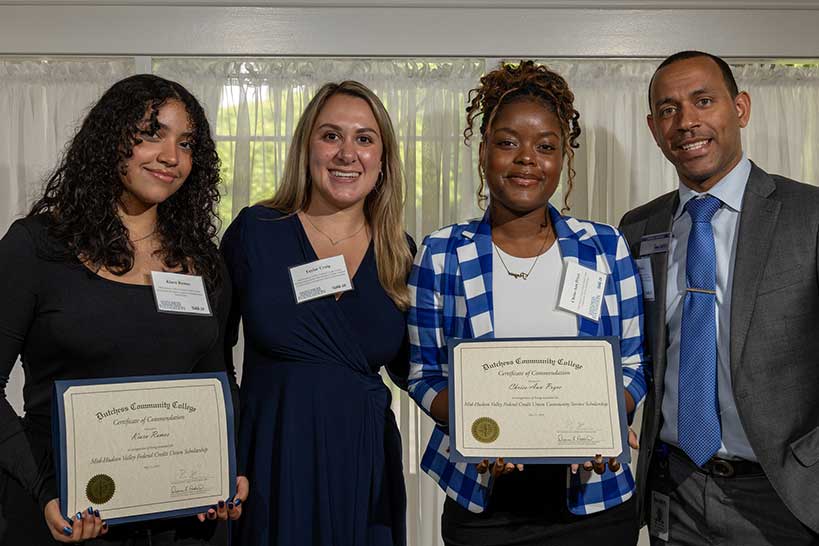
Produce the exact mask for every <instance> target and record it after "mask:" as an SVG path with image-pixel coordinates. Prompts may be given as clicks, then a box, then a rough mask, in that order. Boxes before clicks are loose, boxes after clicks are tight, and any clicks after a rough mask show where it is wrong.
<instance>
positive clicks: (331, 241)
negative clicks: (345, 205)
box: [304, 213, 367, 246]
mask: <svg viewBox="0 0 819 546" xmlns="http://www.w3.org/2000/svg"><path fill="white" fill-rule="evenodd" d="M304 217H305V218H307V221H308V222H309V223H310V225H311V226H313V229H315V230H316V231H318V232H319V233H321V234H322V235H324V236H325V237H326V238H327V240H328V241H330V244H331V245H333V246H336V245H337V244H339V243H342V242H344V241H346V240H347V239H352V238H353V237H355V236H356V235H358V234H359V233H361V230H363V229H364V228H365V227H367V221H366V220H364V223H362V224H361V227H360V228H358V229H357V230H355V232H354V233H352V234H350V235H347V236H346V237H342V238H341V239H333V238H332V237H330V236H329V235H327V234H326V233H324V232H323V231H322V230H320V229H319V227H318V226H317V225H316V224H314V223H313V221H312V220H311V219H310V216H308V215H307V213H304Z"/></svg>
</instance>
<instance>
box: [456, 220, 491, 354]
mask: <svg viewBox="0 0 819 546" xmlns="http://www.w3.org/2000/svg"><path fill="white" fill-rule="evenodd" d="M463 237H464V239H463V241H462V244H461V245H460V246H458V248H457V249H456V253H457V255H458V266H459V269H460V272H461V281H462V282H463V287H464V296H465V297H466V311H467V313H466V316H467V317H468V320H469V325H470V328H471V329H472V336H473V337H476V338H478V337H494V335H495V329H494V316H493V315H494V314H493V312H492V232H491V229H490V225H489V212H488V211H487V213H486V214H485V215H484V217H483V219H482V220H481V221H480V222H473V223H472V225H470V226H469V227H468V228H467V229H465V230H464V231H463Z"/></svg>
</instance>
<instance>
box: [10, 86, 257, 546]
mask: <svg viewBox="0 0 819 546" xmlns="http://www.w3.org/2000/svg"><path fill="white" fill-rule="evenodd" d="M218 185H219V159H218V157H217V155H216V150H215V146H214V143H213V140H212V139H211V137H210V128H209V125H208V121H207V119H206V118H205V114H204V111H203V109H202V107H201V106H200V105H199V103H198V102H197V100H196V99H195V98H194V97H193V95H191V94H190V93H189V92H188V91H187V90H185V88H184V87H182V86H181V85H179V84H178V83H175V82H172V81H168V80H165V79H163V78H159V77H156V76H151V75H138V76H132V77H130V78H126V79H124V80H122V81H120V82H118V83H116V84H114V85H113V86H112V87H111V88H110V89H109V90H108V91H106V92H105V94H103V96H102V97H101V98H100V100H99V102H97V104H96V105H94V106H93V107H92V108H91V110H90V111H89V113H88V115H87V116H86V118H85V120H84V121H83V123H82V125H81V127H80V129H79V131H78V132H77V134H76V135H75V136H74V138H73V139H72V141H71V142H70V143H69V145H68V147H67V148H66V151H65V154H64V157H63V159H62V161H61V163H60V165H59V166H58V167H57V169H56V170H55V171H54V173H53V174H52V175H51V177H50V178H49V179H48V181H47V183H46V186H45V190H44V194H43V195H42V197H41V198H40V199H39V200H38V201H37V202H36V203H35V204H34V205H33V207H32V209H31V212H30V213H29V214H28V216H27V217H26V218H24V219H21V220H18V221H16V222H15V223H14V224H13V225H12V226H11V228H10V229H9V231H8V233H7V234H6V236H5V237H4V238H3V239H2V241H0V285H2V286H4V287H5V289H6V294H5V296H4V304H3V306H2V308H0V383H2V384H5V381H6V380H7V378H8V375H9V373H10V371H11V369H12V367H13V366H14V363H15V360H16V359H17V357H18V356H19V357H21V359H22V362H23V367H24V370H25V375H26V382H25V388H24V398H25V410H26V413H25V417H24V418H22V419H20V418H18V417H17V415H16V414H15V412H14V410H13V409H12V407H11V406H10V404H9V403H8V401H7V400H6V398H5V396H2V397H0V430H2V434H0V507H1V508H2V511H3V518H4V519H5V520H6V522H7V523H8V529H7V532H6V536H5V537H0V538H2V544H15V545H17V544H28V545H32V546H34V545H40V544H43V545H44V544H54V541H55V540H57V541H59V542H79V541H83V540H87V539H93V538H95V537H97V536H102V535H104V536H103V537H102V538H101V539H100V540H101V541H103V543H105V544H111V543H117V542H120V543H127V544H134V543H139V544H141V543H142V542H139V541H142V540H147V541H148V543H150V544H152V545H159V544H171V543H173V544H176V545H181V544H185V545H188V544H190V545H193V544H197V545H198V544H207V543H209V540H210V537H211V536H212V535H213V532H214V525H213V523H212V522H207V523H202V521H204V520H205V519H211V520H214V519H217V518H220V517H221V518H222V519H225V518H227V517H231V518H233V519H235V518H236V517H238V516H239V514H240V513H241V507H240V506H238V505H239V504H241V502H236V500H237V499H241V500H244V499H245V498H246V496H247V481H246V480H245V479H244V478H243V477H240V478H239V479H238V480H237V481H238V484H237V499H229V500H226V501H225V503H222V502H220V503H218V504H217V506H215V507H214V508H212V509H211V510H210V511H209V512H208V513H207V514H202V515H200V517H199V520H200V521H196V519H197V518H188V519H185V518H182V519H176V520H166V521H154V522H150V523H144V524H141V525H136V524H133V525H122V526H116V527H115V528H112V529H110V530H109V529H108V528H107V524H106V523H105V522H104V520H103V518H104V513H103V514H102V518H101V517H100V513H99V511H95V510H94V508H96V507H89V509H88V511H87V512H84V513H78V514H77V515H76V516H75V517H73V518H71V520H70V521H68V520H65V519H64V518H63V516H62V515H61V511H60V506H59V499H58V498H57V488H56V483H55V473H54V468H53V454H52V450H51V389H52V385H53V382H54V381H55V380H59V379H84V378H95V377H125V376H139V375H154V374H169V373H189V372H205V371H221V370H225V366H226V365H225V358H224V352H223V339H224V324H225V322H226V319H227V314H228V312H229V307H230V283H229V282H228V281H227V279H226V273H225V268H224V265H223V263H222V260H221V258H220V255H219V253H218V251H217V248H216V245H215V242H214V239H215V236H216V233H217V230H218V228H217V223H218V219H217V216H216V204H217V202H218V199H219V192H218ZM156 271H166V272H174V273H181V274H186V275H196V276H201V277H202V279H203V281H204V285H205V287H206V290H207V292H208V297H209V300H210V302H211V304H212V306H213V315H212V316H205V315H185V314H169V313H160V312H158V311H157V307H156V304H155V302H154V297H153V293H152V288H151V272H156ZM228 376H229V377H230V378H231V380H232V378H233V370H232V369H230V370H228ZM233 390H235V383H234V385H233ZM43 515H45V519H44V518H43ZM133 541H136V542H133Z"/></svg>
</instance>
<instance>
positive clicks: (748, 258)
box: [731, 164, 781, 377]
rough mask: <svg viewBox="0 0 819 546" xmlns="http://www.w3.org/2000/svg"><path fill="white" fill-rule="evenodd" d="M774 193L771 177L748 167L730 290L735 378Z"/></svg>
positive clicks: (772, 218) (773, 214) (769, 232)
mask: <svg viewBox="0 0 819 546" xmlns="http://www.w3.org/2000/svg"><path fill="white" fill-rule="evenodd" d="M775 189H776V185H775V184H774V182H773V180H771V177H769V176H768V175H767V173H765V171H763V170H762V169H760V168H759V167H757V166H756V165H753V164H752V167H751V174H750V176H749V177H748V186H747V187H746V188H745V195H744V196H743V199H742V213H741V216H740V219H739V236H738V238H737V253H736V260H735V263H734V284H733V287H732V289H731V375H732V376H733V377H736V376H737V374H738V371H739V365H740V362H741V359H742V351H743V349H744V348H745V340H746V337H747V335H748V327H749V325H750V322H751V315H752V314H753V311H754V304H755V303H756V290H757V285H758V284H759V280H760V278H761V277H762V271H763V270H764V269H765V263H766V261H767V259H768V251H769V249H770V246H771V239H772V238H773V233H774V228H775V227H776V221H777V218H778V217H779V209H780V206H781V204H780V202H779V201H777V200H775V199H772V198H770V195H771V194H772V193H773V192H774V190H775Z"/></svg>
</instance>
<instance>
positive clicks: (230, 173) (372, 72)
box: [154, 59, 484, 546]
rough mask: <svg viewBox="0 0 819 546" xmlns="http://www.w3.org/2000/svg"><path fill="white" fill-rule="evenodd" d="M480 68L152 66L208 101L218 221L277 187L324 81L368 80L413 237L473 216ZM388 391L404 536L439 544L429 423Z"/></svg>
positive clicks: (477, 63) (375, 63) (439, 498)
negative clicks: (392, 144) (386, 126)
mask: <svg viewBox="0 0 819 546" xmlns="http://www.w3.org/2000/svg"><path fill="white" fill-rule="evenodd" d="M483 70H484V63H483V61H481V60H449V59H439V60H434V61H426V60H410V59H404V60H368V59H355V60H353V59H349V60H333V59H257V60H219V59H202V60H198V59H155V61H154V72H155V73H157V74H159V75H162V76H167V77H170V78H173V79H175V80H177V81H179V82H180V83H182V84H183V85H185V86H187V87H188V88H189V89H190V90H191V91H192V92H194V93H195V94H197V96H199V98H200V99H202V100H203V101H205V102H206V103H207V105H208V106H207V109H208V112H209V113H210V115H211V118H210V119H211V121H212V123H213V125H214V134H215V138H216V139H217V146H218V147H219V152H220V157H221V159H222V162H223V174H224V179H225V180H226V182H227V184H226V187H225V191H224V194H223V202H222V207H221V210H222V218H223V220H224V221H225V223H227V222H229V221H230V219H231V218H232V217H233V216H235V215H236V213H237V212H238V211H239V210H241V208H242V207H244V206H246V205H248V204H251V203H254V202H256V201H259V200H260V199H263V198H266V197H269V196H270V195H272V193H273V192H274V191H275V188H276V187H277V184H278V181H279V180H280V179H281V174H282V170H283V168H284V158H285V156H286V154H287V150H288V146H289V143H290V140H291V137H292V135H293V131H294V130H295V126H296V123H297V122H298V119H299V116H300V115H301V112H302V111H303V110H304V107H305V106H306V105H307V103H308V102H309V100H310V98H311V97H312V96H313V95H314V93H315V92H316V90H317V89H318V88H319V87H320V86H321V85H322V84H324V83H325V82H328V81H335V82H339V81H342V80H346V79H353V80H358V81H360V82H362V83H364V84H365V85H367V86H369V87H370V88H371V89H373V90H374V91H375V92H376V94H377V95H378V96H379V97H380V98H381V100H382V101H383V102H384V104H385V106H386V108H387V110H388V111H389V113H390V117H391V118H392V121H393V125H394V126H395V130H396V133H397V137H398V141H399V146H400V149H401V157H402V160H403V163H404V172H405V175H406V205H405V213H406V221H407V231H408V232H409V233H410V234H411V235H412V236H413V237H415V238H416V241H419V242H420V238H421V237H422V236H423V235H424V234H426V233H429V232H431V231H432V230H434V229H437V228H438V227H440V226H443V225H445V224H449V223H452V222H455V221H458V220H460V219H463V218H468V217H472V216H475V215H477V214H480V211H479V210H478V209H477V207H476V204H475V198H474V195H475V190H476V186H475V182H476V181H477V175H476V173H475V171H474V169H475V160H474V159H475V158H474V154H475V152H476V150H477V147H475V148H474V149H470V148H467V147H465V146H464V145H463V139H462V137H461V132H462V131H463V127H464V122H465V112H464V108H465V105H466V99H465V95H466V92H467V91H468V90H469V89H470V88H471V87H473V86H474V85H475V84H476V83H477V81H478V79H479V78H480V76H481V74H482V73H483ZM214 113H215V114H214ZM237 356H238V355H237ZM239 361H240V358H237V362H239ZM393 392H394V394H395V395H396V396H395V398H394V403H393V409H394V411H395V413H396V417H397V420H398V423H399V427H400V429H401V434H402V437H403V440H404V443H403V447H404V467H405V476H406V483H407V494H408V501H409V507H410V509H409V514H408V516H409V534H410V536H409V539H410V544H414V545H419V546H420V545H430V544H437V543H438V542H439V541H440V538H439V537H440V530H439V520H440V508H441V506H442V505H443V494H442V493H440V491H439V490H438V488H437V486H436V485H435V484H434V483H433V482H432V481H431V480H429V479H428V478H426V477H423V476H421V473H420V471H419V460H420V454H421V453H422V450H423V448H424V447H425V445H426V441H427V438H428V437H429V434H430V432H431V430H432V429H431V427H432V422H431V421H430V420H429V419H428V418H427V417H426V416H424V415H422V414H421V413H420V412H419V411H418V409H417V407H416V406H415V404H414V403H412V401H411V400H409V398H408V397H407V395H406V394H405V393H400V395H399V392H400V391H398V390H397V389H393Z"/></svg>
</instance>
